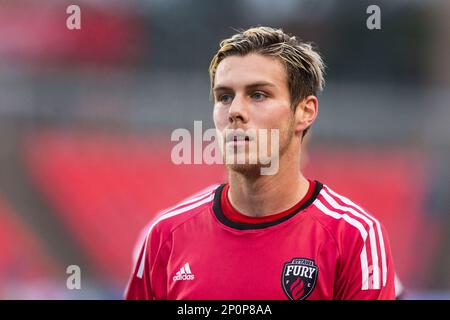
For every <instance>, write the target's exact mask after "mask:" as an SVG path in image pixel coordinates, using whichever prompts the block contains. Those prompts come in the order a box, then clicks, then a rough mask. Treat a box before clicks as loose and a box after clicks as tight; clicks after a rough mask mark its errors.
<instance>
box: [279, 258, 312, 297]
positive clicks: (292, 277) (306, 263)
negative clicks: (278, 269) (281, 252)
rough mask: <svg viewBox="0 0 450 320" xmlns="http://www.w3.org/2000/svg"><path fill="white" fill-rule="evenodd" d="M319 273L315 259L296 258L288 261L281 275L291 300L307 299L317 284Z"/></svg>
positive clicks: (284, 287) (285, 290)
mask: <svg viewBox="0 0 450 320" xmlns="http://www.w3.org/2000/svg"><path fill="white" fill-rule="evenodd" d="M318 273H319V267H318V266H316V264H315V263H314V260H310V259H305V258H294V259H292V261H291V262H286V263H285V264H284V268H283V275H282V276H281V282H282V285H283V290H284V292H285V293H286V295H287V296H288V297H289V299H291V300H303V299H306V298H307V297H308V296H309V295H310V294H311V292H312V291H313V289H314V287H315V286H316V280H317V274H318Z"/></svg>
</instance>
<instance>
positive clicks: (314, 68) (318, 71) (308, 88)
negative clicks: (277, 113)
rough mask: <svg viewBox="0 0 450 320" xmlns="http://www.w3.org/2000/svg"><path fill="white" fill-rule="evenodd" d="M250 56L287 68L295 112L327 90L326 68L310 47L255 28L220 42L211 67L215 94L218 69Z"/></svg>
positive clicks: (279, 33) (280, 33) (276, 32)
mask: <svg viewBox="0 0 450 320" xmlns="http://www.w3.org/2000/svg"><path fill="white" fill-rule="evenodd" d="M249 53H257V54H261V55H267V56H273V57H277V58H279V59H280V60H281V62H282V63H283V64H284V66H285V67H286V73H287V83H288V88H289V92H290V96H291V105H292V107H293V108H295V107H296V106H297V104H298V103H299V102H301V101H302V100H303V99H304V98H306V97H307V96H309V95H317V93H318V92H319V91H321V90H322V89H323V86H324V83H325V80H324V76H323V74H324V67H325V65H324V62H323V61H322V58H321V57H320V55H319V53H318V52H316V51H315V50H314V49H313V47H312V45H311V44H310V43H305V42H302V41H301V40H297V39H296V38H295V37H294V36H290V35H288V34H286V33H284V32H283V30H281V29H274V28H270V27H255V28H250V29H247V30H245V31H241V32H239V33H237V34H235V35H233V36H232V37H231V38H228V39H225V40H223V41H222V42H220V48H219V51H218V52H217V53H216V54H215V55H214V57H213V59H212V61H211V64H210V66H209V76H210V81H211V90H212V89H213V88H214V78H215V75H216V70H217V66H218V65H219V63H220V62H221V61H222V60H223V59H225V58H226V57H229V56H233V55H240V56H245V55H247V54H249Z"/></svg>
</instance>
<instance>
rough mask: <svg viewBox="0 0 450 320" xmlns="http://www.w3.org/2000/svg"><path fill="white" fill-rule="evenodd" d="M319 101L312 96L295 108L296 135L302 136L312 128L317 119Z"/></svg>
mask: <svg viewBox="0 0 450 320" xmlns="http://www.w3.org/2000/svg"><path fill="white" fill-rule="evenodd" d="M318 112H319V101H318V100H317V97H316V96H313V95H310V96H307V97H306V98H305V99H303V100H302V101H300V102H299V103H298V104H297V106H296V108H295V114H294V116H295V134H298V135H300V134H301V133H302V132H303V131H304V130H305V129H306V128H308V127H310V126H311V125H312V124H313V122H314V121H315V120H316V118H317V114H318Z"/></svg>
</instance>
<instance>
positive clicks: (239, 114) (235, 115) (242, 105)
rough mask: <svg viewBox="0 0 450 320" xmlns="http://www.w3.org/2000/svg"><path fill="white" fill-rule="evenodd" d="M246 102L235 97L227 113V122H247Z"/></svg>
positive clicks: (243, 98) (239, 96)
mask: <svg viewBox="0 0 450 320" xmlns="http://www.w3.org/2000/svg"><path fill="white" fill-rule="evenodd" d="M248 107H249V106H248V102H247V101H246V100H245V97H242V96H241V95H236V96H235V97H234V99H233V101H232V102H231V106H230V109H229V111H228V121H229V122H230V123H235V122H238V121H241V122H243V123H246V122H248V111H249V110H248Z"/></svg>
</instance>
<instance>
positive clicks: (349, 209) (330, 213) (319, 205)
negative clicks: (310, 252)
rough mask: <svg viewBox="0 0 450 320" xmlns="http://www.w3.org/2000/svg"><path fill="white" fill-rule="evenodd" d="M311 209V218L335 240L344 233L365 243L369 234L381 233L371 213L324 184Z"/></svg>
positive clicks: (377, 222)
mask: <svg viewBox="0 0 450 320" xmlns="http://www.w3.org/2000/svg"><path fill="white" fill-rule="evenodd" d="M312 207H313V209H314V212H313V217H314V218H315V219H316V220H317V221H318V222H319V223H320V224H321V225H322V226H323V227H324V228H325V229H327V230H328V232H329V233H330V234H331V235H332V236H333V237H336V239H339V238H341V237H342V233H346V234H350V235H353V236H356V237H361V238H362V240H363V241H365V239H366V238H367V236H368V234H369V233H370V232H375V231H380V232H381V224H380V222H379V220H378V219H377V218H376V217H375V215H374V214H373V213H372V212H370V211H369V210H367V209H366V208H364V207H363V206H362V205H360V204H359V203H357V202H356V201H353V200H351V199H350V198H349V197H347V196H344V195H342V194H340V193H339V192H336V191H334V190H333V189H332V188H330V187H329V186H327V185H325V184H323V185H322V188H321V190H320V192H319V194H318V195H317V197H316V199H315V200H314V202H313V204H312ZM377 229H378V230H377Z"/></svg>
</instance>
